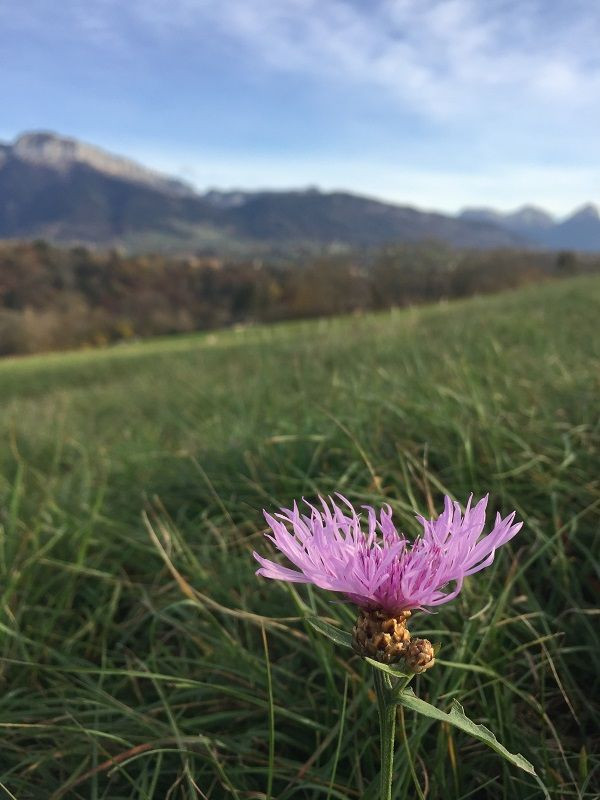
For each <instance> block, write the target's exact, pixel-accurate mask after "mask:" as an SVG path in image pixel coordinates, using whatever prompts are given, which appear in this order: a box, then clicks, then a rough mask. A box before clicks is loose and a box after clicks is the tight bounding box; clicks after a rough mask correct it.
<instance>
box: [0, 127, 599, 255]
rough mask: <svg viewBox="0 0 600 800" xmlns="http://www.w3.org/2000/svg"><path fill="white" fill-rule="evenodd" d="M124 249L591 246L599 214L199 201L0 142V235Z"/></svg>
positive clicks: (253, 199) (64, 151)
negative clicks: (431, 243)
mask: <svg viewBox="0 0 600 800" xmlns="http://www.w3.org/2000/svg"><path fill="white" fill-rule="evenodd" d="M37 238H39V239H46V240H48V241H50V242H53V243H58V244H85V245H90V246H97V247H119V248H122V249H123V250H125V251H130V252H141V251H150V250H153V251H163V252H214V253H220V254H236V255H240V254H243V253H252V252H269V251H278V250H279V251H286V250H289V249H294V248H295V249H299V248H300V249H301V248H308V249H311V248H312V249H322V248H329V249H335V248H342V249H344V248H356V247H360V248H370V247H380V246H382V245H386V244H396V243H416V242H422V241H431V240H435V241H439V242H443V243H445V244H448V245H452V246H455V247H460V248H470V249H474V248H477V249H493V248H502V247H512V248H532V247H533V248H544V249H546V248H547V249H569V250H580V251H589V252H595V251H600V216H599V214H598V209H597V208H596V207H595V206H593V205H586V206H584V207H582V208H581V209H580V210H578V211H576V212H575V213H574V214H572V215H571V216H569V217H568V218H566V219H562V220H557V219H555V218H554V217H552V216H551V215H550V214H548V213H547V212H545V211H543V210H541V209H537V208H533V207H524V208H523V209H520V210H519V211H516V212H514V213H510V214H502V213H500V212H497V211H494V210H491V209H478V208H475V209H466V210H464V211H463V212H462V213H461V214H459V215H457V216H451V215H448V214H441V213H431V212H425V211H421V210H419V209H417V208H414V207H411V206H404V205H396V204H392V203H387V202H381V201H378V200H375V199H371V198H367V197H362V196H359V195H355V194H351V193H349V192H321V191H318V190H292V191H259V192H245V191H218V190H211V191H208V192H206V193H204V194H201V193H198V192H196V191H195V190H194V189H193V188H192V187H191V186H190V185H188V184H186V183H184V182H181V181H179V180H176V179H173V178H170V177H168V176H164V175H161V174H159V173H157V172H155V171H153V170H149V169H146V168H145V167H142V166H140V165H138V164H136V163H135V162H132V161H130V160H128V159H125V158H121V157H120V156H115V155H113V154H111V153H108V152H105V151H103V150H101V149H100V148H97V147H94V146H93V145H89V144H86V143H83V142H79V141H77V140H76V139H71V138H67V137H63V136H58V135H56V134H54V133H48V132H33V133H25V134H23V135H21V136H19V137H18V138H17V139H16V140H15V141H14V142H12V143H10V144H0V239H37Z"/></svg>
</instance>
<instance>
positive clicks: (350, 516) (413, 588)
mask: <svg viewBox="0 0 600 800" xmlns="http://www.w3.org/2000/svg"><path fill="white" fill-rule="evenodd" d="M337 497H338V498H339V499H338V502H337V503H336V502H335V501H334V500H332V499H331V498H329V502H326V501H325V500H323V499H322V498H319V499H320V503H321V505H320V507H319V508H317V507H315V506H313V505H311V504H310V503H306V506H307V509H308V512H307V513H301V512H300V510H299V508H298V505H297V503H294V506H293V508H291V509H287V508H282V509H281V510H280V512H279V513H277V514H275V515H271V514H268V513H267V512H266V511H265V512H264V513H265V518H266V520H267V523H268V524H269V527H270V529H271V532H270V533H268V534H266V536H267V538H269V539H270V540H271V541H272V542H273V543H274V545H275V547H276V548H277V549H278V550H279V551H281V552H282V553H283V554H284V555H285V556H286V557H287V558H288V559H289V561H290V562H291V563H292V564H293V565H294V567H296V569H290V568H289V567H284V566H281V565H280V564H277V563H275V562H274V561H270V560H269V559H266V558H264V557H263V556H261V555H259V554H258V553H254V557H255V558H256V560H257V561H258V562H259V564H260V565H261V566H260V569H258V570H257V575H262V576H263V577H265V578H273V579H275V580H283V581H291V582H297V583H312V584H314V585H315V586H318V587H320V588H321V589H329V590H330V591H333V592H340V593H342V594H344V595H345V596H346V597H347V598H348V599H349V600H351V601H352V602H354V603H356V604H357V605H358V606H361V607H363V608H381V609H383V610H385V611H388V612H390V613H391V614H393V613H397V612H400V611H403V610H408V609H411V608H422V607H427V606H437V605H440V604H441V603H447V602H449V601H450V600H453V599H454V598H455V597H456V596H457V594H458V593H459V592H460V590H461V588H462V585H463V581H464V579H465V578H466V577H467V576H468V575H472V574H473V573H475V572H478V571H479V570H481V569H484V568H485V567H488V566H489V565H490V564H491V563H492V561H493V560H494V555H495V552H496V550H497V548H498V547H500V546H501V545H503V544H505V543H506V542H508V541H509V540H510V539H512V537H513V536H515V534H516V533H518V531H519V530H520V529H521V526H522V524H523V523H521V522H518V523H515V522H514V519H515V512H513V513H512V514H510V515H509V516H507V517H505V518H504V519H502V518H501V517H500V515H499V514H498V515H496V521H495V524H494V527H493V529H492V531H491V532H490V533H488V534H487V535H482V534H483V528H484V525H485V511H486V506H487V502H488V497H487V495H486V496H485V497H484V498H483V499H481V500H480V501H479V502H478V503H477V504H476V505H475V506H474V507H471V498H469V502H468V503H467V506H466V509H465V512H464V514H463V513H462V511H461V508H460V506H459V504H458V503H456V502H453V501H452V500H451V499H450V498H449V497H446V498H445V500H444V511H443V512H442V514H440V516H439V517H438V518H437V519H435V520H433V519H432V520H426V519H425V518H423V517H420V516H419V517H417V519H418V520H419V522H420V523H421V525H422V526H423V533H422V535H420V536H419V537H418V538H417V539H416V540H415V541H414V542H412V543H411V542H409V541H408V540H407V539H406V538H405V536H404V535H403V534H401V533H399V532H398V531H397V530H396V528H395V526H394V524H393V522H392V511H391V509H390V507H389V506H384V507H383V508H382V509H381V510H380V511H379V514H377V512H376V510H375V509H374V508H372V507H370V506H367V507H365V510H366V519H362V518H361V516H360V515H359V514H358V513H357V512H356V511H355V509H354V508H353V507H352V505H351V504H350V502H349V501H348V500H346V499H345V498H344V497H342V495H338V496H337Z"/></svg>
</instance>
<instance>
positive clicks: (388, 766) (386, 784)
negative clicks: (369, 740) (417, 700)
mask: <svg viewBox="0 0 600 800" xmlns="http://www.w3.org/2000/svg"><path fill="white" fill-rule="evenodd" d="M385 678H386V676H385V675H384V674H383V673H382V672H381V671H380V670H378V669H375V670H374V680H375V691H376V693H377V706H378V708H379V733H380V737H381V800H392V777H393V772H394V737H395V734H396V704H395V702H394V700H393V696H392V695H393V692H392V691H391V690H390V688H388V686H387V685H386V681H385Z"/></svg>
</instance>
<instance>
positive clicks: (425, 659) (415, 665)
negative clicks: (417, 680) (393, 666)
mask: <svg viewBox="0 0 600 800" xmlns="http://www.w3.org/2000/svg"><path fill="white" fill-rule="evenodd" d="M404 661H405V663H406V666H407V667H408V669H409V670H411V672H415V673H416V674H417V675H418V674H419V673H420V672H425V670H426V669H429V667H433V665H434V664H435V652H434V650H433V645H432V644H431V642H430V641H429V639H411V641H410V642H409V644H408V645H407V647H406V651H405V653H404Z"/></svg>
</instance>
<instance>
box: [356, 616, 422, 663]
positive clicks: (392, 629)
mask: <svg viewBox="0 0 600 800" xmlns="http://www.w3.org/2000/svg"><path fill="white" fill-rule="evenodd" d="M409 617H410V611H401V612H400V613H399V614H397V615H395V616H392V615H390V614H389V612H387V611H382V610H381V609H365V608H361V610H360V613H359V615H358V619H357V620H356V623H355V625H354V628H353V630H352V646H353V648H354V650H355V652H356V653H358V655H360V656H363V657H365V656H367V657H368V658H373V659H375V660H376V661H381V662H382V663H383V664H393V663H395V662H396V661H400V659H402V658H404V654H405V652H406V648H407V646H408V644H409V642H410V633H409V632H408V629H407V627H406V622H407V620H408V618H409Z"/></svg>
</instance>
